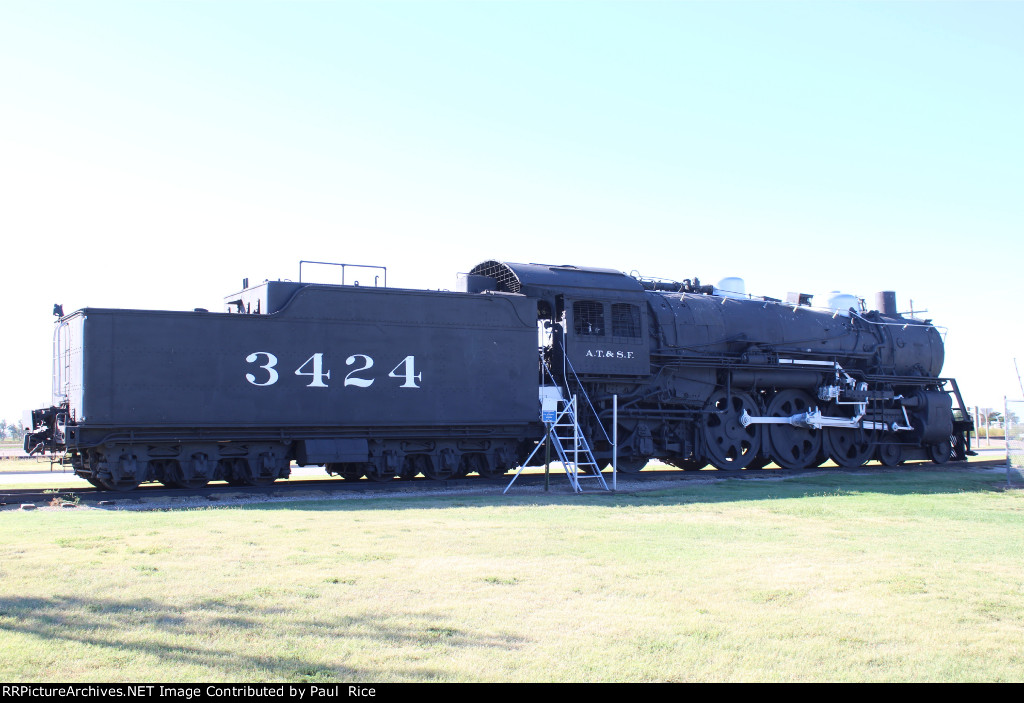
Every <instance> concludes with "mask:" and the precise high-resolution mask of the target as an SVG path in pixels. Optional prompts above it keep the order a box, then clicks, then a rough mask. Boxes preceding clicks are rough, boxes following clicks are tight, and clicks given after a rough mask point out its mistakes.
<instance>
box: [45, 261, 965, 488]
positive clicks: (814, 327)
mask: <svg viewBox="0 0 1024 703" xmlns="http://www.w3.org/2000/svg"><path fill="white" fill-rule="evenodd" d="M300 271H301V269H300ZM726 280H727V281H728V280H731V279H726ZM721 285H722V286H723V288H717V287H713V286H702V285H700V282H699V281H698V280H696V279H694V280H693V281H690V280H684V281H682V282H674V281H664V280H645V279H641V278H638V277H631V276H627V275H625V274H623V273H621V272H619V271H615V270H611V269H595V268H581V267H575V266H547V265H540V264H517V263H503V262H498V261H486V262H483V263H481V264H479V265H477V266H476V267H474V268H473V269H472V270H471V271H470V273H469V274H468V275H466V276H464V277H463V278H462V279H461V280H460V290H459V291H457V292H446V291H422V290H405V289H395V288H386V287H384V288H378V287H375V286H374V287H370V286H359V285H358V284H357V285H325V284H313V283H302V282H301V276H300V282H293V281H265V282H263V283H261V284H259V285H255V286H252V287H249V286H248V285H247V284H246V285H244V286H243V290H242V291H241V292H240V293H238V294H235V295H233V296H229V297H228V298H227V299H226V303H227V311H226V312H223V313H211V312H207V311H205V310H201V309H197V310H196V311H194V312H172V311H147V310H115V309H97V308H86V309H83V310H79V311H77V312H74V313H71V314H70V315H66V316H64V315H60V317H59V320H58V323H57V327H56V331H55V335H54V378H53V384H54V386H53V393H54V399H53V404H52V406H51V407H49V408H44V409H40V410H35V411H33V412H32V427H33V431H32V432H30V433H29V434H28V435H27V436H26V439H25V448H26V450H27V451H30V452H32V453H38V452H43V451H45V452H51V453H54V454H55V455H58V456H59V457H60V458H61V460H62V461H66V462H69V463H70V464H71V466H72V467H73V469H74V471H75V473H76V474H78V475H79V476H81V477H83V478H85V479H87V480H89V481H90V482H91V483H93V484H94V485H96V486H97V487H101V488H107V489H113V490H130V489H132V488H134V487H136V486H138V485H139V483H141V482H145V481H160V482H162V483H164V484H166V485H170V486H180V487H197V486H202V485H205V484H206V483H207V482H209V481H211V480H226V481H228V482H229V483H231V484H256V483H263V482H272V481H274V480H276V479H279V478H287V477H288V475H289V471H290V469H289V467H290V464H291V462H292V461H296V462H297V463H299V464H301V465H311V464H313V465H323V466H325V467H326V470H327V471H328V472H329V473H331V474H336V475H338V476H340V477H342V478H345V479H350V480H355V479H359V478H362V477H363V476H366V477H367V478H369V479H371V480H375V481H389V480H392V479H394V478H395V477H400V478H409V477H412V476H416V475H418V474H423V475H425V476H427V477H429V478H433V479H447V478H451V477H456V476H461V475H466V474H469V473H477V474H480V475H481V476H487V477H494V476H500V475H502V474H504V473H505V472H506V471H508V470H509V469H512V468H514V467H516V466H518V465H520V464H521V463H522V462H523V461H524V460H525V459H526V457H527V456H528V455H529V454H530V453H531V450H532V449H533V448H534V447H535V446H536V445H537V442H538V441H540V440H541V439H542V438H543V437H544V434H545V426H544V424H543V423H542V422H541V417H540V402H539V399H538V388H539V387H540V386H556V387H558V388H559V390H560V394H561V396H562V397H564V398H568V397H569V396H571V395H576V396H577V397H580V398H582V399H584V400H585V401H586V402H581V403H580V404H579V407H580V408H582V409H584V410H582V411H581V416H580V417H579V422H580V424H581V427H582V429H583V432H584V433H585V435H587V436H588V437H589V439H590V443H591V446H592V448H593V452H594V455H595V456H596V457H597V459H598V461H599V462H600V463H601V464H602V465H604V464H606V463H610V461H611V459H612V453H613V451H614V452H616V453H617V456H618V467H619V470H621V471H627V472H634V471H639V470H640V469H641V468H643V466H644V465H645V464H646V463H647V462H648V461H649V460H651V459H659V460H661V461H663V462H665V463H668V464H671V465H673V466H676V467H679V468H682V469H698V468H702V467H704V466H706V465H708V464H711V465H713V466H715V467H716V468H718V469H726V470H728V469H743V468H761V467H763V466H765V465H767V464H768V463H770V462H775V463H776V464H778V465H780V466H783V467H787V468H803V467H807V466H815V465H819V464H820V463H822V462H824V461H825V460H826V459H828V458H831V459H832V460H834V461H835V462H836V463H838V464H839V465H841V466H846V467H854V466H859V465H861V464H864V463H865V462H867V461H869V460H872V459H876V460H878V461H879V462H881V463H882V464H885V465H888V466H893V465H896V464H899V463H900V462H902V461H904V460H906V459H919V458H930V459H932V460H933V461H935V462H937V463H943V462H945V461H947V460H949V459H950V458H964V456H966V454H967V453H968V452H969V451H970V445H969V434H968V433H969V431H970V430H971V429H972V424H971V422H970V420H969V419H968V418H969V415H968V413H967V412H966V408H965V406H964V403H963V400H962V398H961V396H960V392H959V389H958V388H957V385H956V382H955V381H954V380H953V379H948V378H940V377H939V373H940V371H941V368H942V363H943V356H944V349H943V342H942V338H941V335H940V334H939V332H938V331H937V330H936V328H935V327H934V326H933V325H932V324H931V322H930V321H928V320H919V319H914V318H911V317H904V316H902V315H900V314H899V313H897V312H896V309H895V296H894V294H891V293H886V294H880V297H879V307H880V308H881V309H880V310H875V311H865V310H863V309H860V308H863V304H862V301H858V300H857V299H856V298H853V297H852V296H838V297H836V298H835V299H834V300H833V309H828V310H822V309H818V308H813V307H811V306H810V305H809V304H808V303H809V302H810V300H809V298H808V296H800V295H795V296H792V297H793V299H792V300H791V301H790V302H782V301H780V300H776V299H772V298H755V297H751V296H746V295H743V294H742V293H741V292H736V288H737V286H735V285H732V286H729V285H728V284H726V283H724V282H723V283H722V284H721ZM730 287H731V288H732V290H729V288H730ZM538 352H539V353H538ZM548 395H550V391H549V392H548ZM613 397H617V405H618V412H617V419H618V425H619V426H618V428H617V429H618V438H619V441H618V446H617V447H613V446H612V444H611V442H610V441H609V439H608V438H609V437H612V436H613V433H612V428H611V424H612V404H613ZM954 401H955V403H956V409H957V411H958V412H957V413H955V412H954V407H953V404H954Z"/></svg>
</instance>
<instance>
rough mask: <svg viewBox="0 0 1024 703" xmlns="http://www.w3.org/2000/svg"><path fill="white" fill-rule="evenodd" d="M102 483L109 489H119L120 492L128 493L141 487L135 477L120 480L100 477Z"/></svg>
mask: <svg viewBox="0 0 1024 703" xmlns="http://www.w3.org/2000/svg"><path fill="white" fill-rule="evenodd" d="M99 482H100V484H101V485H102V486H103V488H106V489H107V490H108V491H117V492H118V493H126V492H128V491H134V490H135V489H136V488H138V487H139V481H136V480H135V479H121V480H120V481H113V480H110V479H104V478H101V479H99Z"/></svg>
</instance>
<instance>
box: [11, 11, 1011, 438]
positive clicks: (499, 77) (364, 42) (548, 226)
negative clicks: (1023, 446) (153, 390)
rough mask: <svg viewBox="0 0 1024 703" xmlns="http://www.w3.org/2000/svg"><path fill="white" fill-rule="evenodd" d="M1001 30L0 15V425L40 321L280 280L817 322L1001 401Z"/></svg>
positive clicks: (45, 377)
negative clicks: (617, 285)
mask: <svg viewBox="0 0 1024 703" xmlns="http://www.w3.org/2000/svg"><path fill="white" fill-rule="evenodd" d="M1022 37H1024V3H1010V2H1003V3H987V2H964V3H959V2H941V3H928V2H900V3H887V2H869V3H833V2H828V3H825V2H822V3H807V2H755V3H740V2H714V3H711V2H651V3H647V2H604V3H601V2H552V3H498V2H481V3H469V2H430V1H429V0H426V1H423V2H410V3H403V2H377V3H370V2H345V3H331V2H310V3H303V2H264V3H260V2H178V3H170V2H164V3H157V2H98V1H95V0H94V1H91V2H87V3H85V2H64V3H56V2H46V1H45V0H43V1H40V0H32V1H26V2H20V1H18V0H7V1H6V2H4V3H3V4H2V5H0V81H2V83H0V228H2V231H3V233H4V237H3V242H4V243H3V252H4V261H5V263H6V266H4V275H3V278H2V283H0V286H2V290H0V292H2V294H3V299H4V302H5V305H4V306H3V308H2V309H3V313H2V315H3V317H2V321H3V326H2V329H3V330H4V334H5V338H6V339H5V343H4V344H2V345H0V363H2V368H3V370H4V374H3V381H2V386H0V416H2V417H6V418H7V419H9V420H10V419H15V418H17V417H19V416H20V412H21V410H22V409H24V408H26V407H39V406H41V405H44V404H47V403H48V402H49V374H50V355H51V348H50V335H51V328H52V318H51V317H50V310H51V307H52V305H53V303H54V302H60V303H63V305H64V307H65V310H68V311H70V310H73V309H77V308H80V307H84V306H87V305H89V306H109V307H142V308H168V309H191V308H193V307H197V306H202V307H208V308H211V309H220V307H221V306H220V300H221V298H222V297H223V296H224V295H226V294H228V293H230V292H233V291H235V290H237V288H238V286H239V283H240V282H241V279H242V278H243V277H249V278H250V280H254V281H255V280H262V279H264V278H295V277H296V276H297V270H298V261H299V260H300V259H316V260H328V261H341V262H348V263H371V264H383V265H386V266H388V269H389V280H390V282H391V283H392V284H393V285H399V286H406V287H434V288H439V287H440V288H450V287H453V286H454V281H455V274H456V272H458V271H466V270H468V269H469V268H471V267H472V266H473V265H474V264H475V263H477V262H479V261H482V260H484V259H489V258H497V259H504V260H510V261H543V262H555V263H574V264H578V265H588V266H601V267H609V268H619V269H621V270H624V271H627V272H628V271H631V270H638V271H640V272H641V273H643V274H645V275H656V276H662V277H674V278H687V277H692V276H695V275H696V276H700V277H701V278H702V279H705V280H709V281H713V280H717V279H718V278H721V277H724V276H728V275H737V276H742V277H744V278H746V280H747V287H748V290H749V291H751V292H754V293H761V294H768V295H774V296H777V297H782V296H784V295H785V293H786V292H787V291H790V290H794V291H795V290H799V291H806V292H816V291H825V290H831V289H837V288H838V289H842V290H845V291H848V292H852V293H855V294H857V295H860V296H862V297H868V298H869V300H870V299H873V295H874V292H875V291H877V290H882V289H894V290H896V291H897V293H898V297H899V301H900V306H901V309H907V308H908V307H909V301H910V299H911V298H912V299H913V301H914V306H915V308H922V307H924V308H927V309H928V311H929V312H928V313H927V316H928V317H932V318H934V319H935V321H936V322H937V323H938V324H941V325H944V326H946V327H948V328H949V336H948V338H947V366H946V369H945V373H946V374H948V375H954V376H956V377H958V378H959V379H960V383H961V387H962V389H963V391H964V395H965V398H966V400H967V402H968V403H970V404H971V405H975V404H977V405H982V406H986V405H988V406H994V407H998V406H1001V403H1002V396H1003V395H1004V394H1009V395H1010V396H1020V395H1021V393H1020V391H1019V389H1018V387H1017V379H1016V375H1015V373H1014V371H1013V359H1014V357H1015V356H1017V357H1019V361H1020V362H1021V363H1024V334H1022V332H1021V322H1020V318H1021V315H1020V311H1019V308H1017V305H1019V304H1020V301H1021V295H1020V293H1021V285H1020V283H1019V280H1020V276H1019V272H1020V270H1021V266H1022V261H1024V256H1022V254H1024V244H1022V234H1024V130H1022V129H1021V124H1022V123H1024V90H1022V76H1024V40H1022Z"/></svg>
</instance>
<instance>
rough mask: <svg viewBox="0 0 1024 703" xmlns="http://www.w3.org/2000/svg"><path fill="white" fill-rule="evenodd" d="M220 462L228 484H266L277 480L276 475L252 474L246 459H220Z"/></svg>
mask: <svg viewBox="0 0 1024 703" xmlns="http://www.w3.org/2000/svg"><path fill="white" fill-rule="evenodd" d="M220 464H221V470H222V471H223V473H224V476H225V480H226V481H227V482H228V485H229V486H268V485H270V484H271V483H273V482H274V481H276V480H277V477H276V476H253V475H252V471H251V470H250V466H249V460H248V459H244V458H236V459H221V461H220Z"/></svg>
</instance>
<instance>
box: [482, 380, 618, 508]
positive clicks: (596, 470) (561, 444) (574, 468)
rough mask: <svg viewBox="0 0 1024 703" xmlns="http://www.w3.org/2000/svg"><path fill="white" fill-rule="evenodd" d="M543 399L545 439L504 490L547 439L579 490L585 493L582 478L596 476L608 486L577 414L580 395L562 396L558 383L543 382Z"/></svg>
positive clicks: (576, 489)
mask: <svg viewBox="0 0 1024 703" xmlns="http://www.w3.org/2000/svg"><path fill="white" fill-rule="evenodd" d="M541 398H542V403H543V419H544V425H545V427H546V428H547V434H546V435H545V436H544V439H543V440H542V441H540V442H538V444H537V446H536V447H535V448H534V450H533V451H532V452H531V453H530V456H529V457H527V459H526V461H524V462H523V464H522V466H520V467H519V469H518V470H517V471H516V473H515V476H513V477H512V480H511V481H509V483H508V485H507V486H506V487H505V490H504V491H502V493H507V492H508V489H509V488H511V487H512V484H513V483H515V481H516V479H517V478H519V474H520V473H522V471H523V467H524V466H526V465H527V464H529V463H530V459H532V458H533V457H534V455H535V454H536V453H537V452H538V451H540V448H541V447H542V446H544V442H549V443H550V445H551V446H552V447H554V449H555V452H556V453H557V455H558V460H559V461H560V462H561V464H562V466H563V467H564V468H565V475H566V476H567V477H568V478H569V485H571V486H572V489H573V491H574V492H576V493H582V492H583V487H582V486H581V485H580V481H582V480H585V479H596V480H597V481H598V482H599V483H600V485H601V488H603V489H604V490H606V491H607V490H609V489H608V484H607V482H605V480H604V476H603V475H602V474H601V467H600V466H598V464H597V461H596V460H595V459H594V453H593V451H592V450H591V448H590V443H589V442H587V438H586V435H584V434H583V432H581V431H580V423H579V416H578V414H577V401H576V399H577V396H575V395H574V396H573V397H572V398H571V399H570V400H566V399H565V398H564V397H563V396H562V390H561V389H560V388H558V387H557V386H543V387H542V389H541Z"/></svg>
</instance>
